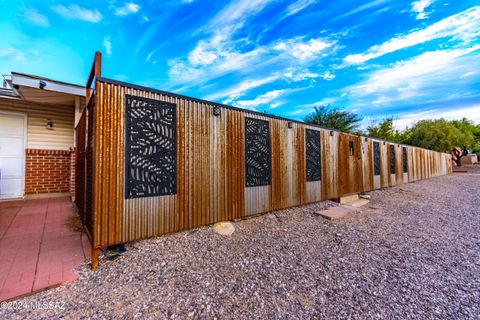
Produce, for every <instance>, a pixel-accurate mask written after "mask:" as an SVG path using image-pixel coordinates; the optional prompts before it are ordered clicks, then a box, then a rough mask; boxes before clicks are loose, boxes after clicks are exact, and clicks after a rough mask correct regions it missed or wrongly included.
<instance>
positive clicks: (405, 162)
mask: <svg viewBox="0 0 480 320" xmlns="http://www.w3.org/2000/svg"><path fill="white" fill-rule="evenodd" d="M402 160H403V172H404V173H407V172H408V157H407V147H402Z"/></svg>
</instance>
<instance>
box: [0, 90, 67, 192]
mask: <svg viewBox="0 0 480 320" xmlns="http://www.w3.org/2000/svg"><path fill="white" fill-rule="evenodd" d="M1 111H4V112H15V113H22V114H25V115H26V118H27V124H26V125H27V128H26V144H25V184H24V185H25V188H24V192H25V195H33V194H41V193H59V192H61V193H67V192H68V193H71V194H73V192H74V189H72V187H73V188H74V184H73V186H72V187H71V185H72V184H71V181H72V180H73V179H74V170H73V169H72V168H74V160H75V156H74V152H73V150H74V128H73V124H74V112H75V108H74V107H72V106H61V105H49V104H40V103H33V102H28V101H23V100H14V99H2V98H0V112H1ZM48 120H51V122H52V124H53V128H52V129H47V121H48ZM72 173H73V174H72Z"/></svg>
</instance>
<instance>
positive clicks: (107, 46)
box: [103, 36, 112, 56]
mask: <svg viewBox="0 0 480 320" xmlns="http://www.w3.org/2000/svg"><path fill="white" fill-rule="evenodd" d="M103 46H104V47H105V52H106V53H107V55H109V56H110V55H112V42H111V41H110V36H108V37H105V38H103Z"/></svg>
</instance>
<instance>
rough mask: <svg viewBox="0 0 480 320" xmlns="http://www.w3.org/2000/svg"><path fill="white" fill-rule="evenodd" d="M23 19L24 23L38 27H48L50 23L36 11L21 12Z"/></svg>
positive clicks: (30, 9)
mask: <svg viewBox="0 0 480 320" xmlns="http://www.w3.org/2000/svg"><path fill="white" fill-rule="evenodd" d="M23 19H24V21H25V22H27V23H29V24H32V25H36V26H39V27H49V26H50V21H48V18H47V17H46V16H44V15H43V14H41V13H39V12H38V10H37V9H33V8H27V9H25V10H24V11H23Z"/></svg>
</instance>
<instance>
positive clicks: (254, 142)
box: [245, 118, 270, 187]
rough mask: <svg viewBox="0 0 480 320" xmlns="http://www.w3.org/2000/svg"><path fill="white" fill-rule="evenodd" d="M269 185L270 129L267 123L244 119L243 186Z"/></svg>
mask: <svg viewBox="0 0 480 320" xmlns="http://www.w3.org/2000/svg"><path fill="white" fill-rule="evenodd" d="M269 184H270V127H269V123H268V121H264V120H260V119H254V118H245V185H246V186H247V187H255V186H265V185H269Z"/></svg>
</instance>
